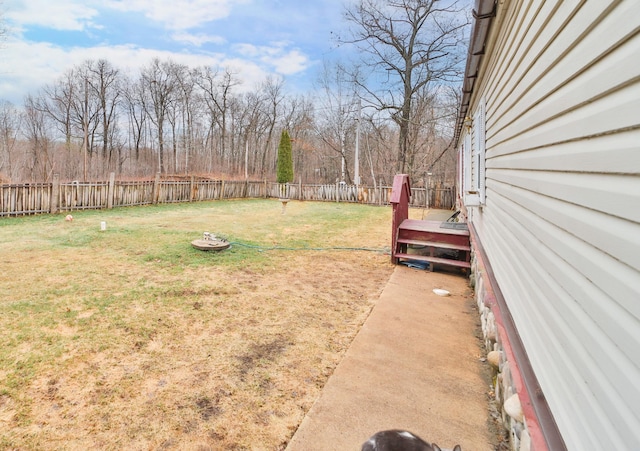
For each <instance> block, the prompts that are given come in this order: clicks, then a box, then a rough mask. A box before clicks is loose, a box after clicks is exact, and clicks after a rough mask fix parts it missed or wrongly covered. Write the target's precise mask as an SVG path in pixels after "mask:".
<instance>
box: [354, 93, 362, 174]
mask: <svg viewBox="0 0 640 451" xmlns="http://www.w3.org/2000/svg"><path fill="white" fill-rule="evenodd" d="M361 113H362V102H361V100H360V97H358V117H357V118H356V151H355V160H356V161H355V169H354V171H353V174H354V178H355V183H356V186H358V185H360V117H361Z"/></svg>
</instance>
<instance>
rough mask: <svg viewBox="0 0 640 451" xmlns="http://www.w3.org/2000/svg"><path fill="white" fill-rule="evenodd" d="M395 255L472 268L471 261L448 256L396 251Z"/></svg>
mask: <svg viewBox="0 0 640 451" xmlns="http://www.w3.org/2000/svg"><path fill="white" fill-rule="evenodd" d="M393 256H394V257H395V258H401V259H403V260H415V261H419V262H429V263H435V264H440V265H448V266H455V267H457V268H465V269H469V268H471V263H469V262H465V261H461V260H451V259H448V258H440V257H430V256H428V255H416V254H401V253H395V254H393Z"/></svg>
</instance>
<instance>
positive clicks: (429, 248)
mask: <svg viewBox="0 0 640 451" xmlns="http://www.w3.org/2000/svg"><path fill="white" fill-rule="evenodd" d="M410 193H411V189H410V186H409V178H408V176H407V175H405V174H400V175H396V177H395V178H394V184H393V190H392V194H391V204H392V206H393V226H392V248H391V249H392V250H391V261H392V262H393V263H394V264H398V263H400V262H403V261H407V262H422V263H428V264H429V270H431V271H433V269H434V267H452V268H460V269H463V270H467V269H469V268H470V267H471V264H470V260H471V246H470V244H469V230H468V228H467V227H466V224H464V223H447V222H446V221H433V220H418V219H409V218H408V212H409V196H410Z"/></svg>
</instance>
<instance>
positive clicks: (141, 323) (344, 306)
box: [0, 200, 393, 450]
mask: <svg viewBox="0 0 640 451" xmlns="http://www.w3.org/2000/svg"><path fill="white" fill-rule="evenodd" d="M72 214H73V216H74V220H73V221H72V222H66V221H65V220H64V215H59V216H41V217H30V218H17V219H16V218H0V255H2V258H1V259H0V274H1V277H0V293H2V294H1V297H0V449H14V448H15V449H42V450H47V449H68V450H76V449H78V450H79V449H82V450H84V449H145V450H146V449H181V450H183V449H187V450H189V449H192V450H205V449H225V450H233V449H238V450H240V449H251V450H261V449H263V450H277V449H281V448H283V446H284V445H285V444H286V443H287V441H288V440H289V438H290V437H291V435H292V434H293V432H294V431H295V429H296V427H297V426H298V424H299V423H300V421H301V420H302V418H303V416H304V414H305V412H306V411H307V410H308V409H309V408H310V407H311V405H312V403H313V402H314V400H315V399H316V398H317V396H318V395H319V392H320V390H321V388H322V386H323V385H324V383H325V381H326V380H327V378H328V376H329V375H330V374H331V373H332V371H333V369H334V368H335V366H336V365H337V363H338V362H339V360H340V358H341V356H342V355H343V354H344V352H345V351H346V349H347V347H348V346H349V343H350V342H351V341H352V339H353V337H354V336H355V334H356V333H357V331H358V329H359V326H360V325H361V324H362V322H363V321H364V320H365V318H366V317H367V315H368V313H369V311H370V310H371V308H372V306H373V303H374V302H375V300H376V299H377V297H378V295H379V293H380V291H381V289H382V288H383V286H384V284H385V283H386V281H387V280H388V277H389V275H390V274H391V271H392V270H393V267H392V266H391V264H390V263H389V257H388V256H387V255H384V254H382V253H381V252H375V251H365V250H314V251H312V250H269V249H268V248H270V247H273V246H282V247H289V248H304V247H317V248H332V247H358V248H373V249H382V248H385V247H388V246H389V235H390V209H389V208H378V207H367V206H362V205H349V204H342V203H341V204H335V203H312V202H305V203H299V202H292V203H290V204H289V205H288V206H287V210H286V214H285V215H282V214H281V205H280V203H279V202H277V201H275V200H256V201H222V202H214V203H198V204H182V205H173V206H158V207H140V208H130V209H117V210H111V211H108V212H99V211H98V212H76V213H72ZM101 221H105V222H106V223H107V230H106V231H100V222H101ZM204 231H208V232H211V233H215V234H218V235H222V236H224V237H226V238H227V239H229V240H230V241H232V242H234V243H235V244H233V245H232V247H231V248H230V249H229V250H227V251H223V252H221V253H217V254H216V253H207V252H201V251H197V250H195V249H193V248H192V247H191V246H190V241H191V240H193V239H196V238H200V237H201V236H202V233H203V232H204Z"/></svg>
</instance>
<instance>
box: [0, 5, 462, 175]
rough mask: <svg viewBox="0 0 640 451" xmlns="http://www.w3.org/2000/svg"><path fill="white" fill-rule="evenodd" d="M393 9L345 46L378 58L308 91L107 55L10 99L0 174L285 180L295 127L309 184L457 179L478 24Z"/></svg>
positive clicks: (367, 15) (418, 9) (329, 73)
mask: <svg viewBox="0 0 640 451" xmlns="http://www.w3.org/2000/svg"><path fill="white" fill-rule="evenodd" d="M379 3H380V2H378V1H377V0H376V1H374V0H363V1H361V2H358V3H357V4H356V5H355V6H354V7H353V9H351V10H347V13H346V18H347V20H349V21H351V22H352V23H353V24H354V30H355V31H354V33H353V35H352V37H351V38H350V39H343V42H345V43H346V42H349V43H351V44H355V45H365V44H366V45H365V47H364V48H365V50H366V52H363V54H366V53H368V54H369V59H368V60H366V61H365V62H364V63H360V64H357V63H354V64H350V65H349V66H348V67H347V66H346V65H344V64H329V63H326V64H325V66H324V67H323V69H322V71H321V72H320V74H319V76H318V79H317V82H316V84H315V89H314V90H313V91H312V92H309V93H306V94H291V93H289V92H287V89H286V83H285V80H284V79H283V78H279V77H275V76H271V77H269V78H267V79H266V80H265V81H263V82H262V83H261V84H259V85H257V86H253V87H247V86H244V85H243V84H242V83H241V81H240V77H239V74H236V73H234V72H233V71H231V70H230V69H228V68H217V67H206V66H203V67H189V66H186V65H184V64H179V63H177V62H175V61H172V60H170V59H164V60H161V59H153V60H151V61H149V62H148V63H147V64H145V65H144V66H142V67H141V69H140V70H139V71H138V72H137V73H126V72H125V71H123V70H122V69H120V68H118V67H117V66H116V65H115V64H113V63H112V62H110V61H108V60H104V59H98V60H87V61H84V62H83V63H81V64H78V65H76V66H74V67H71V68H70V69H68V70H67V71H66V72H65V73H64V74H63V75H62V76H61V77H59V78H58V79H57V80H55V81H53V82H51V83H48V84H45V85H44V86H43V87H42V88H41V89H40V90H39V91H38V92H35V93H31V94H29V95H27V96H26V98H25V99H24V102H23V105H21V106H16V105H12V104H10V103H8V102H6V101H2V100H0V181H3V182H24V181H48V180H50V179H51V178H52V176H53V174H54V173H57V174H60V177H61V178H62V179H67V180H93V179H99V178H105V176H106V175H107V174H108V173H110V172H115V173H116V174H118V176H119V177H132V178H134V177H149V176H151V175H153V174H155V173H157V172H159V173H161V174H165V175H182V174H184V175H187V174H191V175H208V176H225V177H228V178H252V179H269V180H273V179H275V174H276V167H277V148H278V143H279V138H280V136H281V133H282V132H283V131H285V130H286V131H287V133H288V134H289V136H290V138H291V148H292V149H291V150H292V156H293V165H294V173H295V178H296V180H298V179H300V180H304V182H305V183H335V182H338V181H344V182H345V183H348V184H351V183H354V182H356V180H355V177H356V175H357V176H358V178H359V179H360V180H359V182H360V183H363V184H372V185H375V184H377V183H390V181H391V179H392V178H393V175H394V174H395V173H396V172H406V173H409V174H410V175H411V176H412V178H413V179H414V180H419V179H424V180H426V179H427V177H430V178H433V179H440V180H443V181H444V180H448V181H452V180H453V178H454V171H455V156H454V152H452V151H451V149H450V142H451V136H452V131H453V121H454V119H455V116H456V107H457V103H458V85H457V84H456V82H457V81H459V80H458V79H457V78H456V77H458V78H459V72H460V64H459V63H460V61H461V57H460V54H461V53H462V54H464V52H460V41H461V38H460V33H461V30H462V29H463V28H464V24H463V23H459V22H455V23H453V22H448V23H445V22H443V20H442V19H439V20H438V18H440V17H446V15H445V14H443V11H441V10H438V9H435V7H434V5H433V4H432V3H434V2H425V1H424V0H402V1H397V2H395V1H394V2H383V3H393V5H391V6H392V7H393V8H395V9H393V8H392V9H389V8H386V9H379V8H378V9H376V8H377V7H376V4H379ZM434 4H435V3H434ZM389 11H392V12H389ZM447 12H449V13H451V12H453V10H451V11H448V10H447V11H444V13H447ZM384 14H390V16H389V21H387V22H385V21H384V20H382V18H383V16H384ZM429 20H431V21H432V22H433V23H431V24H430V25H429ZM434 21H435V22H434ZM385 24H386V25H385ZM434 24H435V25H434ZM385 27H386V29H385ZM434 27H435V28H436V31H437V33H436V35H435V36H433V35H432V34H433V33H432V32H428V30H431V29H433V28H434ZM445 29H446V30H447V32H446V33H445V32H444V31H443V30H445ZM438 30H439V31H438ZM371 36H375V38H373V39H372V38H371ZM463 48H464V45H463ZM381 70H382V73H383V74H384V75H386V77H387V80H386V82H385V81H384V80H382V79H381V78H380V71H381ZM356 158H357V159H358V168H359V174H356V171H355V165H356Z"/></svg>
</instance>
